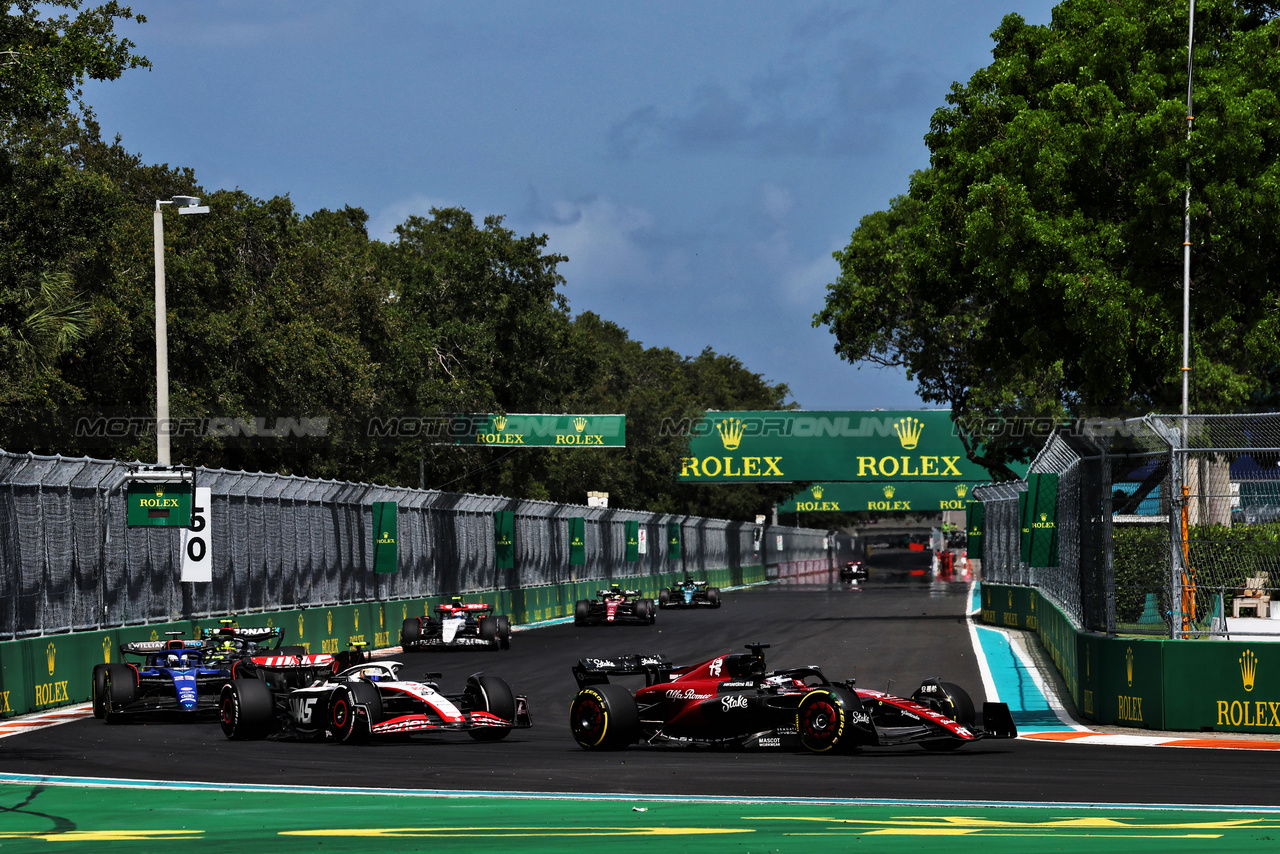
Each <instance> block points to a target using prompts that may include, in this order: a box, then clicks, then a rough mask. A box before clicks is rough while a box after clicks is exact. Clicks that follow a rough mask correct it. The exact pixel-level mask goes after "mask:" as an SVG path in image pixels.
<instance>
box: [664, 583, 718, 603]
mask: <svg viewBox="0 0 1280 854" xmlns="http://www.w3.org/2000/svg"><path fill="white" fill-rule="evenodd" d="M658 607H659V608H697V607H707V608H719V607H720V588H719V587H708V586H707V582H705V581H694V580H693V579H692V578H686V579H685V580H684V581H678V582H676V583H675V584H673V585H671V586H670V587H664V588H662V589H661V590H660V591H658Z"/></svg>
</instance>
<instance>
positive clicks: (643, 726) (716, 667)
mask: <svg viewBox="0 0 1280 854" xmlns="http://www.w3.org/2000/svg"><path fill="white" fill-rule="evenodd" d="M767 647H768V644H749V645H748V646H747V649H749V650H750V652H748V653H730V654H726V655H721V656H717V657H715V658H712V659H709V660H707V661H704V662H702V663H701V664H695V665H690V666H688V667H676V666H674V665H673V664H671V662H670V661H668V660H667V659H666V658H665V657H664V656H661V655H649V656H644V655H628V656H621V657H618V658H613V659H596V658H586V659H583V660H581V661H580V662H579V663H578V664H577V665H576V666H575V667H574V668H573V675H574V677H575V678H576V679H577V681H578V686H579V690H578V693H577V696H575V697H574V699H573V703H572V705H571V706H570V709H569V728H570V729H571V730H572V732H573V737H574V740H576V741H577V742H578V744H579V745H581V746H582V747H584V748H586V749H588V750H618V749H622V748H626V747H628V746H630V745H632V744H635V743H637V742H644V743H650V744H660V743H667V744H683V745H690V744H708V745H711V744H716V745H736V746H741V747H747V748H754V747H778V748H791V749H797V748H804V749H806V750H809V751H811V752H813V753H845V752H850V751H853V750H856V749H858V748H861V747H867V746H874V745H879V746H891V745H904V744H918V745H920V746H921V747H923V748H925V749H926V750H953V749H955V748H957V747H961V746H963V745H965V744H970V743H972V742H975V741H978V740H979V739H984V738H1016V737H1017V734H1018V733H1017V728H1016V726H1015V725H1014V723H1013V718H1012V716H1011V715H1010V714H1009V707H1008V706H1007V705H1005V704H1004V703H984V704H983V721H982V727H981V728H980V727H979V726H978V725H977V723H976V720H975V715H974V708H973V702H972V701H971V700H970V699H969V696H968V695H967V694H966V693H965V692H964V690H963V689H961V688H960V687H959V686H956V685H953V684H951V683H950V682H942V681H940V680H938V679H936V678H935V679H926V680H925V681H924V682H923V683H922V684H921V685H920V687H919V688H917V689H916V691H915V693H914V694H912V695H911V697H910V698H909V699H908V698H904V697H898V696H894V695H893V694H887V693H884V692H881V691H869V690H865V689H855V688H854V686H853V680H849V681H847V682H831V681H830V680H828V679H827V678H826V677H825V676H824V675H823V674H822V671H821V670H819V669H818V668H817V667H813V666H808V667H792V668H787V669H783V670H766V669H765V662H764V656H763V654H762V651H763V650H764V649H765V648H767ZM621 675H627V676H644V677H645V686H644V687H643V688H639V689H638V690H637V691H636V692H635V693H634V694H632V692H631V691H629V690H628V689H627V688H626V687H625V686H623V685H619V684H616V683H611V682H610V681H609V678H610V677H611V676H621Z"/></svg>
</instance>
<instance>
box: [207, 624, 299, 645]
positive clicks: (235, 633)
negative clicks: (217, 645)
mask: <svg viewBox="0 0 1280 854" xmlns="http://www.w3.org/2000/svg"><path fill="white" fill-rule="evenodd" d="M200 637H201V638H203V639H204V640H214V641H216V640H218V639H219V638H240V639H241V640H246V641H250V642H251V643H263V642H264V641H269V640H271V639H272V638H279V637H280V627H279V626H254V627H241V626H235V627H233V628H226V627H224V628H221V629H205V630H204V631H202V632H201V633H200Z"/></svg>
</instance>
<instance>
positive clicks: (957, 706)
mask: <svg viewBox="0 0 1280 854" xmlns="http://www.w3.org/2000/svg"><path fill="white" fill-rule="evenodd" d="M938 687H939V688H941V689H942V694H941V696H939V695H937V694H923V693H921V692H920V691H916V693H915V694H913V695H911V699H912V700H913V701H914V702H917V703H919V704H920V705H922V706H925V707H926V708H929V709H933V710H934V711H935V712H937V713H938V714H940V715H946V716H947V717H949V718H951V720H953V721H955V722H956V723H958V724H963V725H964V726H967V727H972V726H973V725H974V724H976V723H977V720H978V717H977V715H976V714H974V708H973V700H971V699H970V698H969V694H968V693H967V692H966V691H965V690H964V689H963V688H961V687H960V686H959V685H956V684H955V683H954V682H943V681H942V680H938ZM942 749H949V748H942Z"/></svg>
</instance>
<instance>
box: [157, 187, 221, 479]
mask: <svg viewBox="0 0 1280 854" xmlns="http://www.w3.org/2000/svg"><path fill="white" fill-rule="evenodd" d="M175 202H176V203H177V204H178V205H180V207H179V208H178V213H180V214H200V213H208V212H209V208H208V207H201V206H200V200H199V199H197V198H196V197H195V196H174V197H173V198H172V199H169V200H167V201H160V200H156V210H155V214H154V215H153V217H152V220H151V223H152V229H151V230H152V235H153V236H154V238H155V255H156V463H157V464H159V465H162V466H167V465H170V461H169V460H170V455H169V435H170V431H171V429H172V426H173V425H172V424H171V423H170V421H169V329H168V310H167V309H166V308H165V300H164V216H163V214H162V213H161V210H160V206H161V205H171V204H174V203H175Z"/></svg>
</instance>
